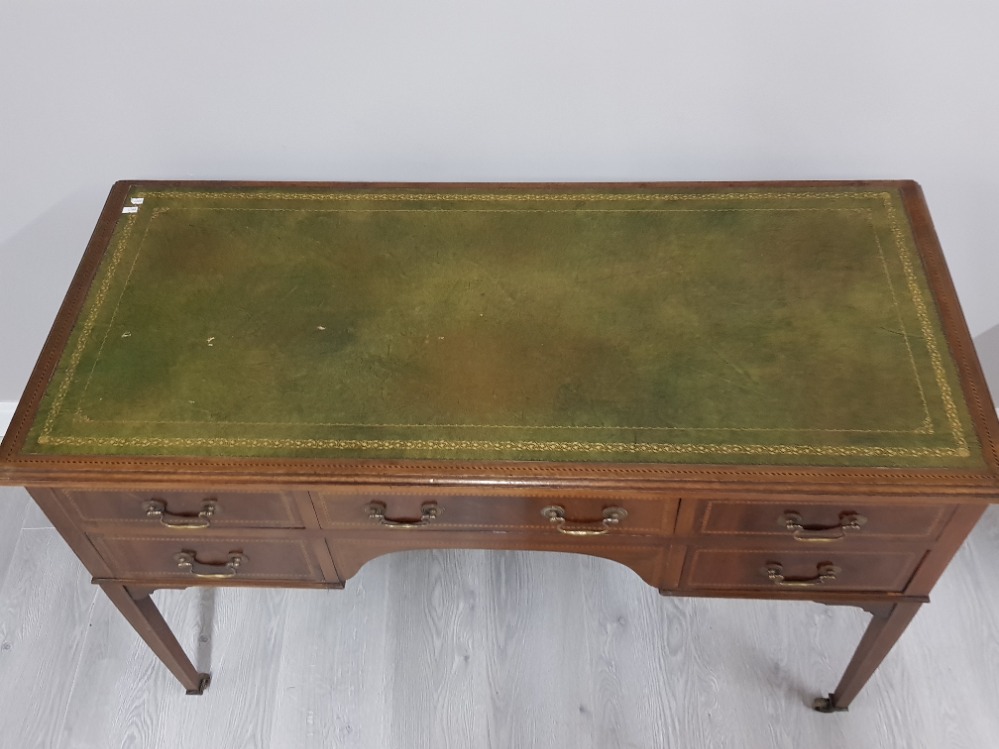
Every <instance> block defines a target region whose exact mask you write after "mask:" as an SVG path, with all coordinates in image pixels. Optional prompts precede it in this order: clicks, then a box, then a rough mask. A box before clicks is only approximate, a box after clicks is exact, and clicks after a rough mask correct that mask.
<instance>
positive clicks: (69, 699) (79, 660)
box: [38, 528, 100, 736]
mask: <svg viewBox="0 0 999 749" xmlns="http://www.w3.org/2000/svg"><path fill="white" fill-rule="evenodd" d="M38 530H44V529H42V528H39V529H38ZM99 592H100V591H99V590H98V588H97V587H96V586H94V587H93V590H92V591H91V594H92V595H91V597H90V606H89V607H88V608H87V629H86V634H84V636H83V642H82V643H80V648H79V652H78V653H77V656H76V663H74V664H73V676H72V677H71V678H70V686H69V691H67V692H66V704H65V705H63V707H62V715H60V716H59V722H58V724H57V725H58V730H57V732H56V735H57V736H63V735H65V734H64V731H65V729H66V720H67V719H68V717H69V708H70V705H72V704H73V696H74V695H75V694H76V686H77V683H78V682H79V680H80V667H81V665H82V664H83V657H84V655H85V654H86V652H87V642H88V641H89V640H90V633H91V630H92V629H93V623H94V610H95V609H96V608H97V596H98V593H99Z"/></svg>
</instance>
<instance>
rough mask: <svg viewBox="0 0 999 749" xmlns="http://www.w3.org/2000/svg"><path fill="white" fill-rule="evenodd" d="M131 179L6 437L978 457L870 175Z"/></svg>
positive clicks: (492, 454) (908, 250) (225, 452)
mask: <svg viewBox="0 0 999 749" xmlns="http://www.w3.org/2000/svg"><path fill="white" fill-rule="evenodd" d="M133 197H141V198H142V199H143V202H142V204H141V206H139V210H138V212H137V213H133V214H124V215H122V217H121V219H120V221H119V223H118V226H117V228H116V230H115V235H114V237H113V239H112V241H111V243H110V245H109V247H108V250H107V252H106V254H105V257H104V260H103V264H102V266H101V268H100V270H99V272H98V276H97V278H96V280H95V281H94V283H93V285H92V288H91V290H90V292H89V296H88V299H87V302H86V305H85V307H84V309H83V312H82V313H81V315H80V318H79V321H78V322H77V324H76V327H75V329H74V332H73V335H72V337H71V339H70V342H69V345H68V346H67V348H66V351H65V354H64V356H63V358H62V361H61V362H60V365H59V367H58V370H57V372H56V373H55V376H54V377H53V379H52V381H51V384H50V386H49V388H48V391H47V393H46V396H45V398H44V400H43V402H42V406H41V410H40V411H39V416H38V418H37V419H36V421H35V425H34V427H33V429H32V430H31V432H30V434H29V436H28V439H27V442H26V445H25V448H24V451H25V452H26V453H42V454H50V455H51V454H60V455H66V454H102V455H190V456H270V457H274V456H282V457H283V456H288V457H322V458H326V457H335V458H343V457H371V458H430V459H480V460H497V459H499V460H554V461H569V460H585V461H602V462H603V461H609V462H615V461H629V462H635V461H638V462H656V463H662V462H667V463H668V462H696V463H751V464H806V463H807V464H818V465H858V466H872V465H875V466H889V467H926V466H952V467H975V466H981V465H983V461H982V457H981V449H980V447H979V445H978V443H977V441H976V439H975V437H974V433H973V429H972V427H971V420H970V418H969V415H968V412H967V410H966V408H965V406H964V404H963V401H962V397H961V391H960V386H959V384H958V381H957V378H956V375H955V368H954V365H953V362H952V360H951V355H950V353H949V351H948V347H947V344H946V341H945V340H944V337H943V334H942V332H941V327H940V324H939V321H938V319H937V313H936V310H935V307H934V303H933V300H932V298H931V296H930V294H929V291H928V288H927V285H926V280H925V278H924V276H923V270H922V265H921V262H920V259H919V257H918V255H917V253H916V251H915V248H914V244H913V240H912V237H911V236H910V233H909V229H908V226H907V223H906V220H905V213H904V211H903V208H902V203H901V200H900V198H899V195H898V194H896V193H895V192H893V191H886V190H880V189H879V190H874V191H864V190H858V191H845V190H843V189H842V188H838V189H837V188H831V187H830V188H815V187H812V188H807V189H805V188H802V189H798V190H794V189H785V188H781V189H780V191H779V192H774V191H773V189H766V188H759V189H739V190H731V189H727V190H724V191H720V190H714V191H713V190H710V189H703V190H695V191H687V192H674V193H670V192H662V191H658V192H657V191H636V190H632V191H630V192H629V191H626V190H619V191H613V190H612V191H603V192H595V191H590V192H567V193H564V194H563V193H550V192H541V193H538V194H532V193H531V192H530V191H529V189H528V188H525V189H524V190H523V191H516V190H510V189H506V190H502V191H496V189H495V188H494V190H493V192H489V191H483V190H480V191H474V190H464V191H462V192H460V193H457V194H443V193H441V194H436V193H434V194H427V193H424V192H420V191H418V190H415V189H412V190H405V189H400V188H395V189H384V190H376V191H368V192H358V191H354V192H351V191H341V192H331V191H328V190H321V189H314V190H305V189H302V190H299V191H297V192H296V191H293V190H290V189H289V190H275V189H274V188H270V189H263V188H261V189H236V188H232V187H219V188H218V189H215V190H207V189H205V188H199V189H191V190H183V189H172V190H169V191H166V190H155V189H154V190H142V189H137V190H136V192H135V193H134V195H133Z"/></svg>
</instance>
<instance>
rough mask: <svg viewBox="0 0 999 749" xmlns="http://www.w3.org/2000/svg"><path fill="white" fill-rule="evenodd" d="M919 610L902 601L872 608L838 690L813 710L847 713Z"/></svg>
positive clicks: (818, 701) (821, 698)
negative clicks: (862, 634)
mask: <svg viewBox="0 0 999 749" xmlns="http://www.w3.org/2000/svg"><path fill="white" fill-rule="evenodd" d="M920 606H922V604H921V603H913V602H909V601H905V602H900V603H894V604H886V605H885V606H883V607H881V606H878V607H872V608H871V609H870V610H871V615H872V618H871V622H870V624H868V625H867V630H866V631H865V632H864V636H863V637H862V638H861V640H860V644H859V645H858V646H857V650H856V652H855V653H854V654H853V658H852V659H851V660H850V663H849V665H847V667H846V671H845V672H844V673H843V678H842V679H840V682H839V686H837V687H836V691H835V692H833V693H832V694H831V695H829V696H828V697H819V698H818V699H816V700H815V703H814V704H813V707H814V708H815V709H816V710H818V711H819V712H821V713H834V712H842V711H844V710H846V709H847V708H848V707H849V706H850V703H851V702H853V698H854V697H856V696H857V694H858V693H859V692H860V690H861V689H863V687H864V685H865V684H866V683H867V682H868V680H869V679H870V678H871V676H872V675H873V674H874V671H875V670H877V668H878V666H880V665H881V661H882V660H884V657H885V656H886V655H888V651H889V650H891V649H892V646H893V645H894V644H895V643H896V642H897V641H898V638H899V637H900V636H901V635H902V632H904V631H905V628H906V627H907V626H909V622H911V621H912V618H913V617H914V616H915V615H916V612H917V611H919V607H920Z"/></svg>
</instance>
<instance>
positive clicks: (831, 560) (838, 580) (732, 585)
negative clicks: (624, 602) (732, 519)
mask: <svg viewBox="0 0 999 749" xmlns="http://www.w3.org/2000/svg"><path fill="white" fill-rule="evenodd" d="M923 553H924V552H922V551H919V552H917V551H879V552H865V551H843V550H840V549H836V550H830V549H822V550H816V551H801V550H798V549H794V550H784V551H780V550H778V551H774V550H772V549H694V550H693V551H692V552H691V553H690V558H689V560H688V562H687V568H686V569H685V571H684V587H686V588H689V589H712V588H714V589H754V590H772V591H775V592H778V593H779V591H784V590H789V591H794V590H797V591H806V590H807V591H814V592H819V591H822V590H873V591H893V592H899V591H902V590H904V588H905V586H906V585H907V584H908V582H909V579H910V578H911V577H912V574H913V572H915V570H916V567H917V566H918V564H919V561H920V559H922V557H923Z"/></svg>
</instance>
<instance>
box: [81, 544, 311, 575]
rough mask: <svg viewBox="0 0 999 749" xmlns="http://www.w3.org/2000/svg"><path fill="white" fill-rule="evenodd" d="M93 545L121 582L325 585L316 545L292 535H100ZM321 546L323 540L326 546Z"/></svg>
mask: <svg viewBox="0 0 999 749" xmlns="http://www.w3.org/2000/svg"><path fill="white" fill-rule="evenodd" d="M91 542H92V543H93V545H94V547H95V548H96V549H97V551H98V552H99V553H100V554H101V556H102V557H104V560H105V561H106V562H107V564H108V566H109V567H110V568H111V570H112V572H113V574H114V575H115V577H117V578H119V579H126V580H128V579H139V580H142V579H150V580H159V581H171V582H173V581H177V580H181V581H186V582H188V583H190V584H192V585H197V584H218V583H220V582H228V583H239V582H241V581H244V582H245V581H271V582H288V581H301V582H323V581H324V580H325V578H324V576H323V573H322V569H321V567H320V564H319V560H318V558H317V557H316V554H315V549H316V544H315V542H314V541H313V540H312V539H310V538H307V537H304V536H303V537H301V538H295V537H290V536H288V535H282V536H281V537H267V538H246V537H245V536H240V537H237V536H235V535H232V536H228V535H218V534H208V535H206V534H191V535H176V534H167V535H162V534H157V535H147V534H138V535H110V534H109V535H97V536H91ZM320 543H321V542H320Z"/></svg>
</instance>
